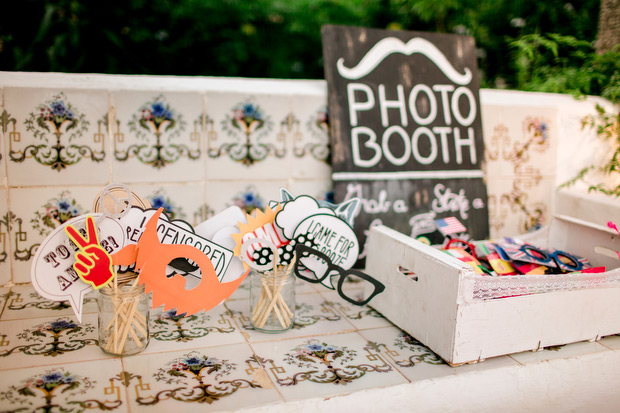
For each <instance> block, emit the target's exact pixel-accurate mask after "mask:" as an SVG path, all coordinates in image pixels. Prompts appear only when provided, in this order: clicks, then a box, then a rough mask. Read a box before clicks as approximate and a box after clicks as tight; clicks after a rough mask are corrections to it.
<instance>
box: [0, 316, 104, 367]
mask: <svg viewBox="0 0 620 413" xmlns="http://www.w3.org/2000/svg"><path fill="white" fill-rule="evenodd" d="M107 358H109V356H106V355H105V353H103V351H102V350H101V349H100V348H99V346H98V341H97V314H83V315H82V323H78V322H77V321H76V320H75V317H69V316H59V317H46V318H30V319H24V320H11V321H2V322H0V370H5V369H13V368H18V367H30V366H46V365H53V364H64V363H71V362H76V361H86V360H98V359H107Z"/></svg>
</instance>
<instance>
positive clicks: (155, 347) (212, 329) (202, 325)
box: [143, 305, 245, 354]
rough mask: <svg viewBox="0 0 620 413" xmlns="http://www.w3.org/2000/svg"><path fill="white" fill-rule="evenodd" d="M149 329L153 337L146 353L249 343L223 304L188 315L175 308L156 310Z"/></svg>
mask: <svg viewBox="0 0 620 413" xmlns="http://www.w3.org/2000/svg"><path fill="white" fill-rule="evenodd" d="M149 331H150V336H151V340H150V342H149V345H148V347H147V349H146V350H145V351H144V352H143V353H144V354H150V353H157V352H162V351H170V350H183V349H194V348H203V347H214V346H222V345H229V344H235V343H245V339H244V338H243V335H242V334H241V332H240V331H239V329H238V328H237V326H236V325H235V323H234V321H233V319H232V317H231V316H230V315H229V313H228V310H227V309H226V307H224V306H223V305H219V306H217V307H215V308H213V309H211V310H209V311H208V312H199V313H196V314H193V315H191V316H186V317H183V316H179V315H177V314H176V311H175V310H170V311H154V312H153V314H152V315H151V321H150V323H149Z"/></svg>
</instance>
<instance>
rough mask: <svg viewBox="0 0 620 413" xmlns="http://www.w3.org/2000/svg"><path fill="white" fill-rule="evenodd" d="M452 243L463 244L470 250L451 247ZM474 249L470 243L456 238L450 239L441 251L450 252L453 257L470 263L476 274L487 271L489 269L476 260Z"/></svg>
mask: <svg viewBox="0 0 620 413" xmlns="http://www.w3.org/2000/svg"><path fill="white" fill-rule="evenodd" d="M452 244H465V245H466V246H467V247H468V248H469V251H470V252H468V251H466V250H465V248H461V247H453V246H452ZM475 251H476V248H475V247H474V246H473V245H472V244H471V243H469V242H466V241H462V240H458V239H451V240H450V241H449V242H448V244H446V246H445V247H444V249H443V252H445V253H447V254H450V255H451V256H453V257H454V258H457V259H459V260H460V261H463V262H464V263H466V264H469V265H471V266H472V267H473V268H474V270H475V271H476V273H478V274H485V273H488V272H489V271H488V270H487V269H486V267H484V266H483V265H482V264H481V263H480V261H478V258H477V257H476V252H475Z"/></svg>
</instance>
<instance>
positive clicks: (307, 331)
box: [225, 293, 355, 343]
mask: <svg viewBox="0 0 620 413" xmlns="http://www.w3.org/2000/svg"><path fill="white" fill-rule="evenodd" d="M295 301H296V303H295V322H294V324H293V327H292V328H291V329H289V330H287V331H285V332H282V333H278V334H277V336H274V335H273V334H268V333H262V332H259V331H256V330H254V328H253V327H252V324H251V322H250V318H249V316H248V314H249V313H250V302H249V300H233V301H226V303H225V305H226V307H227V308H228V309H229V310H230V311H231V313H232V315H233V317H234V319H235V321H236V322H237V325H238V326H240V328H241V329H242V331H243V332H245V334H246V335H247V340H248V341H249V342H250V343H254V342H260V341H268V340H274V339H278V340H280V339H287V338H291V337H306V336H312V335H315V334H330V333H341V332H350V331H355V327H354V326H353V325H352V324H351V323H349V322H348V321H347V320H346V318H345V317H344V316H342V315H341V314H340V313H339V312H338V311H337V310H336V309H335V308H334V307H333V306H332V305H331V304H330V303H329V302H327V301H326V300H325V299H324V298H323V297H322V296H321V295H320V294H317V293H309V294H297V295H296V297H295Z"/></svg>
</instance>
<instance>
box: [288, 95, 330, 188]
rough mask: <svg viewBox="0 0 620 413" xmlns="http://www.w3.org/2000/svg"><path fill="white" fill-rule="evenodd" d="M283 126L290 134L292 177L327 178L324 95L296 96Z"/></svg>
mask: <svg viewBox="0 0 620 413" xmlns="http://www.w3.org/2000/svg"><path fill="white" fill-rule="evenodd" d="M282 127H283V130H284V131H286V132H287V133H288V134H289V135H291V136H290V141H291V142H292V153H293V156H294V162H293V165H292V170H291V176H292V177H293V178H303V179H308V178H312V179H330V178H331V166H330V164H329V162H330V145H329V135H328V130H329V115H328V112H327V102H326V100H325V96H307V95H300V96H296V97H295V98H294V99H293V107H292V111H291V113H290V114H289V116H288V117H287V118H286V122H285V123H284V124H283V126H282Z"/></svg>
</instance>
